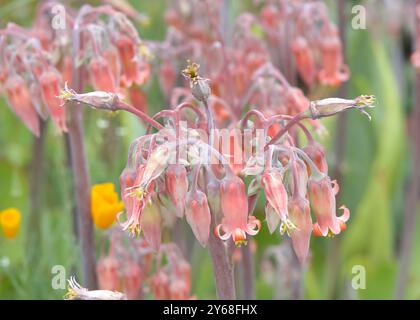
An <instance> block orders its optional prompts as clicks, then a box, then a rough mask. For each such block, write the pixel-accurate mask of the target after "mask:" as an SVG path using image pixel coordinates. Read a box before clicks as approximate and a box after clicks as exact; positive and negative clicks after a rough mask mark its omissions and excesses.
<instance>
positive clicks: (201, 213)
mask: <svg viewBox="0 0 420 320" xmlns="http://www.w3.org/2000/svg"><path fill="white" fill-rule="evenodd" d="M185 216H186V218H187V222H188V224H189V225H190V227H191V229H192V231H193V233H194V235H195V237H196V238H197V240H198V241H199V242H200V244H201V245H202V246H203V247H205V246H206V245H207V242H208V240H209V234H210V224H211V214H210V208H209V205H208V202H207V197H206V195H205V194H204V193H203V192H201V191H200V190H197V189H195V188H193V190H191V191H190V192H188V194H187V197H186V207H185Z"/></svg>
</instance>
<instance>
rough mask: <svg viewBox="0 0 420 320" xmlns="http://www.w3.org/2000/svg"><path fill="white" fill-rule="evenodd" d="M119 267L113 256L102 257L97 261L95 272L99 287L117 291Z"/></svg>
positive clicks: (118, 286)
mask: <svg viewBox="0 0 420 320" xmlns="http://www.w3.org/2000/svg"><path fill="white" fill-rule="evenodd" d="M119 267H120V264H119V263H118V260H117V259H116V258H115V257H113V256H108V257H104V258H102V259H100V260H99V261H98V264H97V266H96V274H97V275H98V286H99V289H101V290H110V291H117V290H118V289H119V288H120V279H119V275H118V269H119Z"/></svg>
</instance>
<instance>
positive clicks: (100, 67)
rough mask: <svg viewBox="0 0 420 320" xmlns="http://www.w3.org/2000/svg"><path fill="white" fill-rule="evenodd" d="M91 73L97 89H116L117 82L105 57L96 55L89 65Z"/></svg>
mask: <svg viewBox="0 0 420 320" xmlns="http://www.w3.org/2000/svg"><path fill="white" fill-rule="evenodd" d="M89 73H90V78H91V80H92V84H93V88H94V89H95V90H98V91H105V92H115V91H116V82H115V78H114V76H113V74H112V72H111V66H110V65H109V63H108V62H107V61H106V60H105V59H104V58H102V57H94V58H93V59H92V61H91V62H90V65H89Z"/></svg>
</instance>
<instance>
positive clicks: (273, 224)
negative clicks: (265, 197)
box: [265, 202, 281, 234]
mask: <svg viewBox="0 0 420 320" xmlns="http://www.w3.org/2000/svg"><path fill="white" fill-rule="evenodd" d="M265 218H266V220H267V225H268V230H269V231H270V233H271V234H272V233H274V231H275V230H276V229H277V227H278V226H279V223H280V221H281V219H280V216H279V215H278V213H277V212H276V210H274V208H273V207H272V206H271V204H270V203H269V202H266V203H265Z"/></svg>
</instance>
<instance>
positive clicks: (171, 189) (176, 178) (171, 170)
mask: <svg viewBox="0 0 420 320" xmlns="http://www.w3.org/2000/svg"><path fill="white" fill-rule="evenodd" d="M165 185H166V191H167V193H168V194H169V197H170V198H171V200H172V202H173V204H174V205H175V208H176V210H175V213H176V215H177V216H178V217H182V216H183V215H184V209H185V197H186V195H187V192H188V178H187V171H186V170H185V167H184V166H182V165H179V164H171V165H169V166H168V169H167V170H166V172H165Z"/></svg>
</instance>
